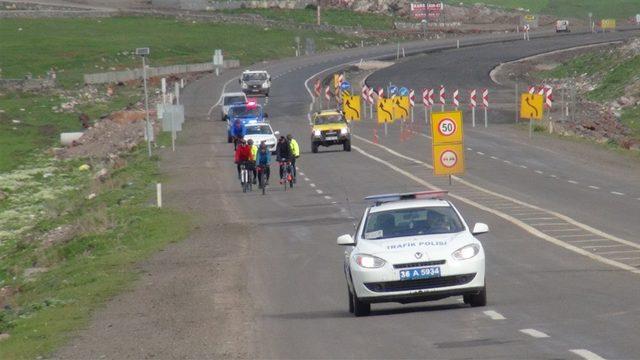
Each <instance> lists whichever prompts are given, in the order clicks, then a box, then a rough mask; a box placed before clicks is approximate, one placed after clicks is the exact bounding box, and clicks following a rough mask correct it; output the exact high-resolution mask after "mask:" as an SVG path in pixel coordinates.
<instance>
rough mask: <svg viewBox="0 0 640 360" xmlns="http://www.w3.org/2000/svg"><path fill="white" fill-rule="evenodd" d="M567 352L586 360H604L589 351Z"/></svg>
mask: <svg viewBox="0 0 640 360" xmlns="http://www.w3.org/2000/svg"><path fill="white" fill-rule="evenodd" d="M569 351H571V352H572V353H574V354H576V355H578V356H580V357H582V358H583V359H586V360H605V358H603V357H602V356H600V355H598V354H595V353H592V352H591V351H589V350H586V349H573V350H569Z"/></svg>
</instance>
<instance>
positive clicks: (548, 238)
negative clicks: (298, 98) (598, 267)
mask: <svg viewBox="0 0 640 360" xmlns="http://www.w3.org/2000/svg"><path fill="white" fill-rule="evenodd" d="M352 137H354V138H357V139H358V140H360V141H363V142H365V143H368V144H371V145H374V146H377V147H380V148H382V149H384V150H385V151H387V152H389V153H390V154H393V155H395V156H397V157H400V158H403V159H406V160H409V161H412V162H414V163H419V164H422V165H424V166H425V167H427V168H429V169H433V167H432V166H431V165H429V164H427V163H424V162H422V161H419V160H416V159H413V158H411V157H409V156H406V155H403V154H400V153H398V152H397V151H394V150H392V149H389V148H388V147H386V146H383V145H380V144H374V143H373V142H371V141H369V140H367V139H365V138H362V137H360V136H358V135H352ZM354 149H355V150H356V151H357V152H359V153H361V154H362V155H364V156H366V157H368V158H370V159H372V160H374V161H376V162H379V163H381V164H384V165H386V166H387V167H389V168H390V169H393V170H395V171H396V172H398V173H400V174H402V175H404V176H406V177H408V178H410V179H412V180H414V181H415V182H417V183H419V184H421V185H423V186H426V187H428V188H431V189H433V190H440V189H439V188H438V187H436V186H434V185H432V184H430V183H428V182H426V181H424V180H422V179H421V178H418V177H417V176H415V175H413V174H411V173H409V172H406V171H404V170H402V169H400V168H398V167H397V166H395V165H393V164H391V163H389V162H388V161H385V160H382V159H380V158H378V157H375V156H373V155H371V154H369V153H367V152H366V151H364V150H362V149H360V148H359V147H357V146H356V147H354ZM452 178H453V179H455V180H456V181H457V182H459V183H461V184H463V185H466V186H468V187H471V188H474V189H476V190H478V191H482V192H484V193H487V194H491V195H494V196H496V197H500V198H503V199H507V200H511V201H513V202H514V203H516V204H520V205H523V206H526V207H528V208H531V209H535V210H537V211H539V212H544V213H547V214H549V215H553V216H556V217H558V218H560V219H561V220H564V221H566V222H568V223H570V224H573V225H575V226H578V227H580V228H582V230H586V231H589V232H591V233H593V234H595V235H597V236H602V237H605V238H607V239H610V240H612V241H616V242H619V243H622V244H627V245H629V246H630V247H635V248H638V249H640V245H638V244H636V243H633V242H631V241H628V240H624V239H620V238H618V237H616V236H613V235H610V234H607V233H605V232H603V231H601V230H598V229H595V228H593V227H591V226H589V225H586V224H583V223H580V222H578V221H576V220H574V219H572V218H570V217H568V216H566V215H563V214H560V213H558V212H555V211H551V210H545V209H542V208H539V207H537V206H535V205H531V204H528V203H525V202H524V201H520V200H517V199H514V198H511V197H508V196H506V195H502V194H498V193H496V192H493V191H491V190H487V189H485V188H482V187H480V186H478V185H475V184H472V183H470V182H468V181H466V180H464V179H461V178H460V177H458V176H453V177H452ZM449 196H450V197H452V198H454V199H457V200H459V201H462V202H464V203H467V204H469V205H471V206H474V207H476V208H478V209H480V210H484V211H486V212H489V213H491V214H494V215H496V216H498V217H501V218H503V219H505V220H507V221H509V222H511V223H512V224H515V225H517V226H519V227H521V228H522V229H524V230H525V231H527V232H528V233H530V234H532V235H534V236H537V237H539V238H541V239H543V240H545V241H548V242H550V243H552V244H555V245H557V246H560V247H562V248H565V249H567V250H570V251H573V252H575V253H578V254H580V255H583V256H586V257H588V258H590V259H592V260H595V261H599V262H601V263H604V264H607V265H610V266H614V267H617V268H620V269H623V270H627V271H629V272H632V273H634V274H640V269H637V268H635V267H633V266H630V265H627V264H624V263H621V262H618V261H614V260H611V259H607V258H605V257H603V256H600V255H596V254H594V253H592V252H589V251H587V250H584V249H581V248H580V247H577V246H574V245H571V244H569V243H566V242H564V241H562V240H559V239H557V238H555V237H553V236H550V235H548V234H546V233H544V232H542V231H540V230H538V229H536V228H534V227H533V226H530V225H528V224H527V223H525V222H523V221H521V220H519V219H517V218H515V217H513V216H511V215H509V214H505V213H503V212H501V211H498V210H495V209H492V208H489V207H487V206H484V205H482V204H479V203H477V202H475V201H473V200H470V199H467V198H465V197H462V196H460V195H456V194H453V193H449ZM576 230H580V229H576ZM574 231H575V230H574Z"/></svg>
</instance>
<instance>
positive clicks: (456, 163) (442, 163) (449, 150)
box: [440, 149, 458, 169]
mask: <svg viewBox="0 0 640 360" xmlns="http://www.w3.org/2000/svg"><path fill="white" fill-rule="evenodd" d="M447 152H451V153H453V155H455V156H456V162H455V163H454V164H453V165H451V166H447V165H445V164H444V162H442V156H443V155H444V154H445V153H447ZM440 165H442V166H444V167H445V168H447V169H451V168H453V167H454V166H456V165H458V154H457V153H456V152H455V151H453V150H451V149H446V150H445V151H443V152H442V153H441V154H440Z"/></svg>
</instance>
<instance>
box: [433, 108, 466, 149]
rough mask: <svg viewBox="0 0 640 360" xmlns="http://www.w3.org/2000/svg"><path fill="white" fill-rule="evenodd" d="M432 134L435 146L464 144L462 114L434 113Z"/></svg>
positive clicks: (458, 112) (449, 112)
mask: <svg viewBox="0 0 640 360" xmlns="http://www.w3.org/2000/svg"><path fill="white" fill-rule="evenodd" d="M431 133H432V135H433V143H434V144H436V145H437V144H450V143H461V142H462V137H463V136H462V134H463V132H462V112H460V111H448V112H434V113H432V114H431Z"/></svg>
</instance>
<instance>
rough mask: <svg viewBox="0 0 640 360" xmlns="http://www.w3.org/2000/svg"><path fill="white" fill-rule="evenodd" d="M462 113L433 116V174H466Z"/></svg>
mask: <svg viewBox="0 0 640 360" xmlns="http://www.w3.org/2000/svg"><path fill="white" fill-rule="evenodd" d="M462 126H463V122H462V112H461V111H447V112H434V113H432V114H431V136H432V139H433V141H432V143H433V147H432V150H433V151H432V155H433V174H434V175H435V176H441V175H446V176H448V177H449V185H451V184H452V178H451V177H452V175H455V174H462V173H464V136H463V128H462Z"/></svg>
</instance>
